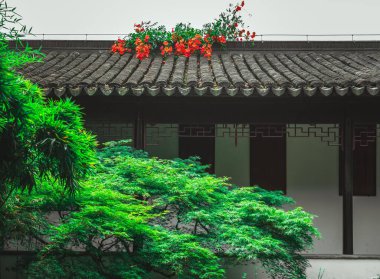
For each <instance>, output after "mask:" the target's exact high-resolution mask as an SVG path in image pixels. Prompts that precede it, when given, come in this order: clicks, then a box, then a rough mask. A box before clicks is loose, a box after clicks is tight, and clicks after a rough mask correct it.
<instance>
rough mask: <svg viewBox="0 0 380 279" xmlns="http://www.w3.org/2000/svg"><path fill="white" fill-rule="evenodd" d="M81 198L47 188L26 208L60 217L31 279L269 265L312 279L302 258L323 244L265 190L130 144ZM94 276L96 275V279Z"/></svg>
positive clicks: (194, 273)
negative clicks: (155, 155) (314, 245)
mask: <svg viewBox="0 0 380 279" xmlns="http://www.w3.org/2000/svg"><path fill="white" fill-rule="evenodd" d="M98 156H99V160H100V163H99V164H98V165H97V171H96V175H94V176H93V177H91V178H90V179H88V180H87V181H86V182H84V183H83V187H82V189H81V191H80V192H79V193H78V195H77V196H75V198H74V197H67V196H65V195H63V194H62V192H60V191H62V190H59V189H60V188H56V187H55V186H54V185H49V184H47V183H45V185H44V186H43V187H41V188H40V189H39V190H38V191H37V190H36V191H34V192H33V193H32V195H31V196H25V195H24V196H22V197H21V198H20V201H19V203H21V204H22V208H24V209H26V208H29V210H27V211H28V212H30V211H31V209H32V211H38V212H40V213H41V214H42V215H43V214H44V212H46V211H49V210H50V211H52V210H59V211H60V212H61V214H60V215H61V216H62V219H61V221H60V222H61V224H59V225H50V226H49V227H48V228H47V229H46V230H45V231H44V234H45V237H46V238H45V239H48V241H47V242H46V243H44V245H43V248H42V249H41V250H40V252H39V257H38V260H37V261H36V262H34V263H33V264H32V265H31V266H29V270H28V274H29V277H30V278H42V277H39V274H40V275H41V274H43V277H44V278H72V277H71V275H72V274H76V277H75V278H146V277H147V276H148V275H149V274H150V273H152V272H154V273H159V274H162V275H164V276H166V277H170V276H174V277H178V278H224V269H223V267H225V266H227V265H232V264H239V263H246V262H261V263H262V264H263V266H264V267H265V268H266V270H267V272H268V273H269V274H270V275H271V276H273V277H274V278H292V279H294V278H306V276H305V268H306V267H307V265H308V262H307V260H306V259H304V258H303V257H302V256H301V255H300V253H301V252H303V251H304V250H305V249H307V248H308V247H310V246H311V245H312V243H313V237H314V236H317V235H318V232H317V230H316V229H315V228H314V227H313V225H312V219H313V216H312V215H310V214H308V213H306V212H304V211H302V209H301V208H296V209H293V210H289V211H285V210H283V209H281V207H282V206H283V205H284V204H288V203H291V202H292V200H291V199H290V198H288V197H285V196H283V195H282V194H281V193H279V192H269V191H265V190H263V189H261V188H259V187H242V188H239V187H236V186H233V185H231V184H229V183H228V180H227V178H218V177H215V176H213V175H210V174H208V173H206V172H205V171H204V169H205V166H202V165H200V163H199V161H198V160H197V159H196V158H190V159H187V160H180V159H176V160H161V159H158V158H150V157H148V155H147V154H146V153H144V152H142V151H135V150H133V149H132V148H130V147H128V146H125V145H123V144H122V143H108V144H107V146H106V147H105V148H103V149H102V150H100V151H99V154H98ZM86 274H88V275H86ZM89 274H92V275H91V276H90V277H88V276H89Z"/></svg>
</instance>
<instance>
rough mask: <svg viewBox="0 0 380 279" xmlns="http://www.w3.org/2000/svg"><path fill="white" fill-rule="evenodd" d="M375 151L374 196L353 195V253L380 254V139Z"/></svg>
mask: <svg viewBox="0 0 380 279" xmlns="http://www.w3.org/2000/svg"><path fill="white" fill-rule="evenodd" d="M376 148H377V151H376V153H377V154H376V155H377V156H376V168H377V170H376V184H377V185H376V187H377V188H376V197H354V253H355V254H375V255H380V140H378V141H377V146H376Z"/></svg>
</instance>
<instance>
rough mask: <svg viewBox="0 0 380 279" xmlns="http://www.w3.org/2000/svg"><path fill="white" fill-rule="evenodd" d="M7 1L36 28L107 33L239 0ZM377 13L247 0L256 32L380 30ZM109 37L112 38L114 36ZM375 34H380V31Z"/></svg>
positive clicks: (313, 2)
mask: <svg viewBox="0 0 380 279" xmlns="http://www.w3.org/2000/svg"><path fill="white" fill-rule="evenodd" d="M7 2H8V4H10V5H11V6H16V7H17V8H18V12H19V13H20V14H21V15H23V17H24V23H25V24H27V25H28V26H32V27H33V32H34V33H107V34H109V33H128V32H130V31H131V30H132V27H133V24H134V23H135V22H139V21H142V20H152V21H157V22H159V23H161V24H164V25H166V26H167V27H169V28H171V27H172V26H174V25H175V24H176V23H177V22H191V23H192V24H193V25H195V26H199V27H200V26H202V25H203V23H206V22H209V21H211V20H212V19H213V18H215V17H216V16H217V15H218V14H219V13H220V12H221V11H222V10H224V9H225V8H226V7H227V6H228V3H230V2H233V3H236V2H237V1H236V2H235V1H232V0H186V1H185V0H145V1H144V0H134V1H130V0H8V1H7ZM379 13H380V0H246V9H245V12H244V17H245V18H246V21H247V23H248V25H250V27H251V29H252V30H254V31H256V32H257V33H258V34H273V33H275V34H338V33H339V34H342V33H344V34H347V33H348V34H352V33H366V34H368V33H371V34H373V33H380V16H379ZM249 14H252V16H249ZM50 38H51V37H50ZM62 38H64V37H62ZM66 38H67V37H66ZM70 38H72V37H70ZM90 38H93V37H89V39H90ZM97 38H98V39H100V37H97ZM102 38H104V37H102ZM108 38H109V39H113V37H112V36H111V37H108ZM81 39H83V37H81ZM268 39H269V38H268ZM281 39H282V38H281ZM325 39H326V38H325ZM346 39H347V37H346ZM348 39H350V38H348ZM377 39H379V40H380V36H378V37H377Z"/></svg>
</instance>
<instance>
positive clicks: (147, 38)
mask: <svg viewBox="0 0 380 279" xmlns="http://www.w3.org/2000/svg"><path fill="white" fill-rule="evenodd" d="M149 38H150V37H149V35H146V36H145V39H144V41H145V42H146V43H147V42H149Z"/></svg>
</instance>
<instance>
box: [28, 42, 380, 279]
mask: <svg viewBox="0 0 380 279" xmlns="http://www.w3.org/2000/svg"><path fill="white" fill-rule="evenodd" d="M30 44H31V45H32V46H34V47H37V46H40V45H41V44H42V50H43V51H44V52H45V53H46V57H45V59H44V63H36V64H32V65H29V66H27V67H26V68H24V69H23V70H22V71H21V72H22V73H23V74H24V75H25V76H26V77H27V78H29V79H31V80H32V81H33V82H36V83H38V84H40V85H41V86H42V87H43V88H44V90H45V93H46V95H47V96H49V97H51V98H66V97H70V98H72V99H74V100H75V101H76V102H77V103H78V104H80V105H81V106H82V107H83V108H84V112H85V120H86V125H87V127H88V128H89V129H90V130H92V131H93V132H94V133H95V134H97V135H98V140H99V141H100V142H104V141H109V140H120V139H127V138H131V139H133V144H134V146H135V147H136V148H139V149H145V150H146V151H148V152H149V153H150V154H151V155H154V156H159V157H162V158H175V157H188V156H192V155H197V156H200V157H201V161H202V162H203V163H207V164H210V167H209V169H208V170H209V172H211V173H215V175H217V176H229V177H231V179H232V182H233V183H235V184H237V185H241V186H244V185H260V186H261V187H263V188H266V189H270V190H281V191H283V192H284V193H286V194H287V195H289V196H291V197H293V198H294V199H295V200H296V201H297V205H298V206H302V207H304V208H305V209H306V210H307V211H309V212H311V213H313V214H315V215H317V216H318V218H316V220H315V224H316V226H317V227H318V228H319V230H320V232H321V234H322V239H320V240H316V243H315V247H314V249H313V250H312V251H310V252H308V253H309V254H308V257H309V258H310V259H311V264H312V268H311V269H310V270H309V274H310V277H311V278H317V275H318V272H319V271H320V270H325V276H326V278H370V277H371V276H375V275H376V274H380V256H379V255H380V217H379V216H380V148H379V146H380V145H379V144H380V140H378V138H379V136H380V128H379V124H380V42H273V41H272V42H257V43H256V45H255V46H254V47H253V48H252V46H251V45H249V44H244V43H229V44H228V48H227V50H224V51H221V50H220V51H216V52H215V53H214V55H213V56H212V58H211V60H210V61H208V60H207V59H205V58H204V57H196V56H192V57H190V58H189V59H187V58H184V57H178V58H174V57H169V58H168V59H167V60H166V63H162V58H161V57H160V56H154V55H153V56H152V57H150V58H148V59H145V60H143V61H141V62H140V61H139V60H138V59H136V58H134V57H133V56H132V55H131V54H128V53H127V54H125V55H122V56H120V55H119V54H112V53H111V52H110V51H109V47H110V45H111V44H112V42H108V41H42V42H41V41H32V42H30ZM242 268H246V267H242ZM247 270H248V273H249V276H251V273H252V271H250V270H249V269H247ZM231 276H232V275H231ZM231 278H234V277H233V276H232V277H231ZM249 278H251V277H249ZM252 278H253V277H252ZM255 278H257V277H255Z"/></svg>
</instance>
